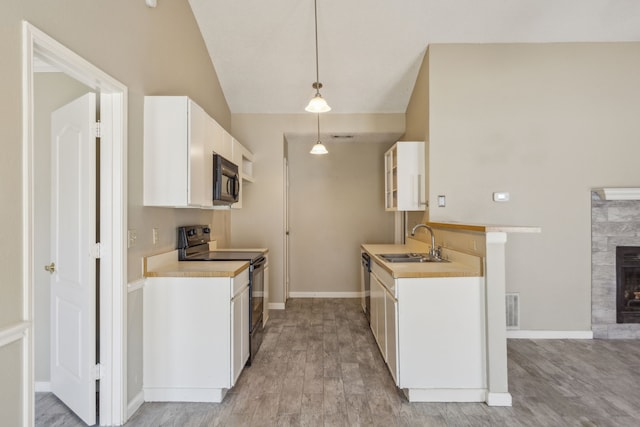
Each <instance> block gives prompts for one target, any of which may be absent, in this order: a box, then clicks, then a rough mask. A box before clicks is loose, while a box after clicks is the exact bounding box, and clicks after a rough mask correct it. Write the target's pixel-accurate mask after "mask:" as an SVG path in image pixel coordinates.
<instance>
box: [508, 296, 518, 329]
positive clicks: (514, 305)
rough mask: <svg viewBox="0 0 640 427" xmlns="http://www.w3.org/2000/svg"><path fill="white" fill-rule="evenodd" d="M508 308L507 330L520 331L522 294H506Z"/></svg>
mask: <svg viewBox="0 0 640 427" xmlns="http://www.w3.org/2000/svg"><path fill="white" fill-rule="evenodd" d="M505 305H506V308H507V330H513V329H520V294H518V293H507V294H505Z"/></svg>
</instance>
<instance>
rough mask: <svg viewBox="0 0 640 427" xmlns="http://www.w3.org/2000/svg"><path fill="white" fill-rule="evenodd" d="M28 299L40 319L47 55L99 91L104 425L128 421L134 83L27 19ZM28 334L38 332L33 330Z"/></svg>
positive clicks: (26, 387) (27, 414) (29, 404)
mask: <svg viewBox="0 0 640 427" xmlns="http://www.w3.org/2000/svg"><path fill="white" fill-rule="evenodd" d="M22 29H23V90H22V97H23V102H22V105H23V111H22V114H23V142H22V143H23V177H22V191H23V198H22V200H23V205H22V217H23V232H22V239H23V241H22V244H23V301H24V307H23V312H24V320H25V321H27V322H29V321H31V319H33V295H34V293H33V271H34V268H35V267H34V265H33V259H34V257H33V248H34V247H35V244H36V242H35V239H34V236H33V227H34V225H33V223H34V220H33V214H34V212H33V202H34V201H33V182H34V181H33V150H34V142H33V99H34V86H33V60H34V56H38V57H41V58H44V59H45V62H48V63H50V64H52V65H53V66H55V67H56V68H59V69H60V71H61V72H64V73H65V74H67V75H69V76H70V77H72V78H74V79H76V80H78V81H80V82H81V83H83V84H85V85H86V86H88V87H90V88H92V89H94V90H96V91H99V92H100V100H101V102H100V108H101V112H100V114H101V123H102V131H103V134H102V136H101V140H102V143H101V144H100V146H101V151H100V162H101V167H100V170H101V177H100V178H101V196H100V197H101V206H102V210H101V212H100V224H101V227H100V230H101V231H100V232H101V235H100V240H101V244H102V248H103V252H102V256H101V260H100V263H101V265H102V268H101V269H100V281H101V283H102V286H101V287H100V305H101V307H103V309H102V310H101V311H100V337H101V338H100V341H101V345H100V360H101V363H102V364H103V366H104V368H105V371H104V376H103V378H102V379H101V381H100V423H101V424H102V425H121V424H123V423H124V422H125V421H126V420H125V416H126V414H125V411H126V402H125V398H126V325H127V320H126V313H127V309H126V294H125V288H124V286H125V284H126V283H127V258H126V257H127V246H126V239H125V230H126V228H127V188H126V183H127V177H126V172H127V122H126V118H127V102H128V101H127V87H126V86H125V85H123V84H122V83H120V82H118V81H117V80H115V79H113V78H112V77H111V76H109V75H108V74H106V73H104V72H103V71H102V70H100V69H98V68H97V67H95V66H93V65H92V64H91V63H89V62H87V61H86V60H84V59H83V58H81V57H80V56H78V55H77V54H75V53H74V52H72V51H71V50H69V49H68V48H66V47H65V46H63V45H61V44H60V43H58V42H57V41H56V40H54V39H52V38H51V37H49V36H48V35H47V34H45V33H43V32H42V31H40V30H39V29H37V28H35V27H34V26H32V25H31V24H29V23H28V22H26V21H23V25H22ZM25 333H26V334H29V335H33V333H32V332H31V331H29V330H28V331H26V332H25ZM23 358H24V361H23V366H24V374H23V381H24V383H23V388H22V389H23V419H24V421H25V424H27V425H32V424H33V423H34V399H33V395H34V381H33V378H34V377H33V373H34V343H33V338H32V336H29V339H28V340H25V348H24V350H23Z"/></svg>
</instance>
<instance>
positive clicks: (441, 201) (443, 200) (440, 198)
mask: <svg viewBox="0 0 640 427" xmlns="http://www.w3.org/2000/svg"><path fill="white" fill-rule="evenodd" d="M445 206H447V196H444V195H440V196H438V207H441V208H444V207H445Z"/></svg>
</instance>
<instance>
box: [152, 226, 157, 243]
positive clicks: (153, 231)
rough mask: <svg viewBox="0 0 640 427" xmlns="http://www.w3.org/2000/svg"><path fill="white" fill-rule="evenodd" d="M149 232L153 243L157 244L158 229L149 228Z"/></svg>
mask: <svg viewBox="0 0 640 427" xmlns="http://www.w3.org/2000/svg"><path fill="white" fill-rule="evenodd" d="M151 234H152V236H153V244H154V245H157V244H158V229H157V228H156V227H154V228H153V229H151Z"/></svg>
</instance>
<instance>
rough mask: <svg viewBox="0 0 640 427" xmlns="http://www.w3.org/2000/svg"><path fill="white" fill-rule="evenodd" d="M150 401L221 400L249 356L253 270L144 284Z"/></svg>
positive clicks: (146, 395) (146, 393) (145, 369)
mask: <svg viewBox="0 0 640 427" xmlns="http://www.w3.org/2000/svg"><path fill="white" fill-rule="evenodd" d="M143 298H144V302H143V376H144V377H143V390H144V400H145V401H147V402H153V401H160V402H167V401H179V402H221V401H222V399H223V398H224V395H225V394H226V392H227V390H228V389H230V388H231V387H233V385H234V384H235V382H236V380H237V378H238V376H239V375H240V373H241V372H242V368H243V367H244V362H246V360H247V358H248V356H249V270H248V268H247V269H245V270H243V271H242V272H241V273H239V274H238V275H237V276H236V277H187V278H182V277H181V278H177V277H152V278H148V279H147V284H146V285H145V287H144V295H143Z"/></svg>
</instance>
